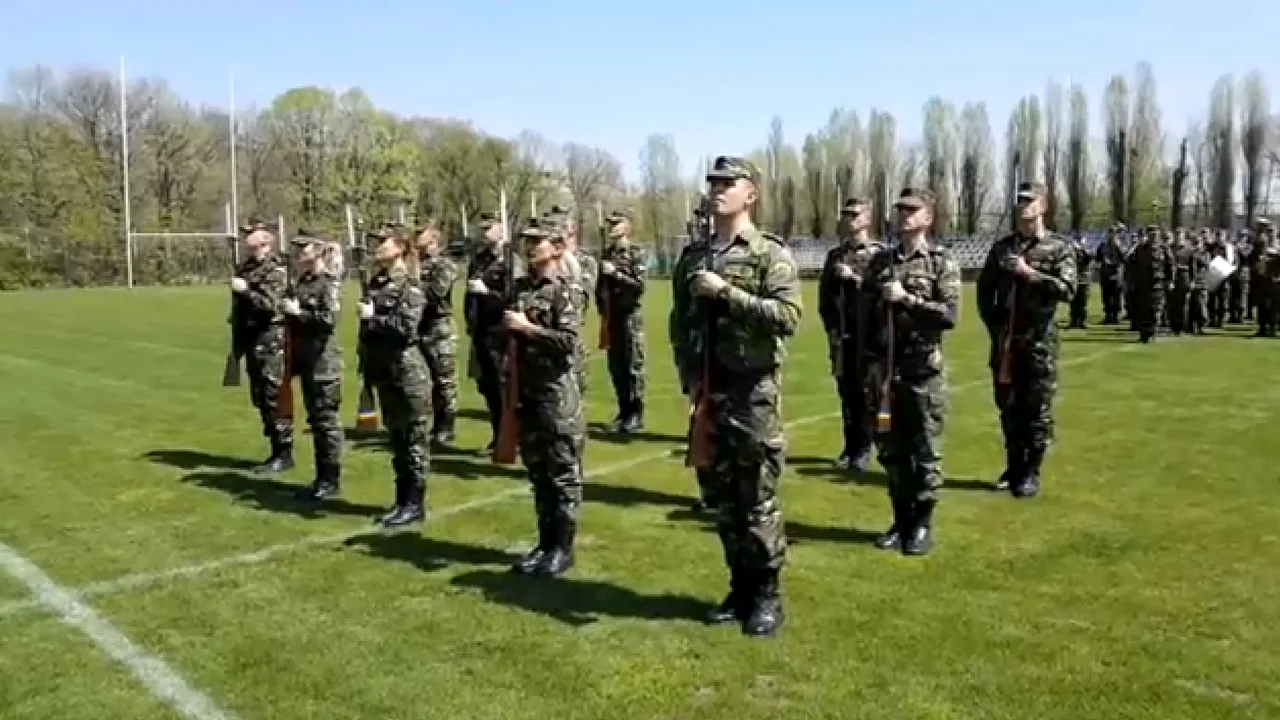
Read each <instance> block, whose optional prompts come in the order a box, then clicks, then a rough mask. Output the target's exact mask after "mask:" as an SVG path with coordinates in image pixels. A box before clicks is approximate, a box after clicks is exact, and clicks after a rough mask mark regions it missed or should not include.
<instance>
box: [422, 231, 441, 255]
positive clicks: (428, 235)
mask: <svg viewBox="0 0 1280 720" xmlns="http://www.w3.org/2000/svg"><path fill="white" fill-rule="evenodd" d="M439 249H440V231H439V230H423V231H422V234H420V235H418V252H420V253H423V254H424V255H435V254H436V251H437V250H439Z"/></svg>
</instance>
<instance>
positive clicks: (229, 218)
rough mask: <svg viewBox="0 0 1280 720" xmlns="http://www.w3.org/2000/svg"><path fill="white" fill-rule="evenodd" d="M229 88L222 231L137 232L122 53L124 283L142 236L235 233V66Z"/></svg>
mask: <svg viewBox="0 0 1280 720" xmlns="http://www.w3.org/2000/svg"><path fill="white" fill-rule="evenodd" d="M228 81H229V90H230V98H229V100H230V106H229V110H230V111H229V112H228V113H227V118H228V126H229V127H228V130H229V133H230V134H229V136H228V145H229V146H230V147H229V154H230V158H229V159H230V166H229V172H230V175H231V178H230V192H231V197H230V202H228V203H226V205H225V207H224V213H223V214H224V218H223V224H224V228H223V231H222V232H159V233H141V232H134V229H133V197H132V195H131V194H130V178H129V87H128V78H127V76H126V75H125V58H124V56H123V55H121V56H120V168H121V178H122V185H123V187H122V190H123V203H122V204H123V214H124V257H125V284H126V286H127V287H129V288H132V287H133V286H134V254H135V253H136V251H137V240H139V239H143V238H162V239H164V240H165V241H166V243H167V242H168V240H170V239H176V238H203V239H216V238H222V239H224V240H225V238H227V237H234V236H235V235H236V232H237V228H238V227H239V223H240V193H239V185H238V172H237V169H236V156H237V154H238V153H237V148H238V146H239V138H238V137H237V135H238V128H237V127H236V80H235V71H234V69H232V70H229V77H228ZM232 254H233V261H234V262H236V263H239V262H240V248H239V245H238V244H236V245H233V247H232Z"/></svg>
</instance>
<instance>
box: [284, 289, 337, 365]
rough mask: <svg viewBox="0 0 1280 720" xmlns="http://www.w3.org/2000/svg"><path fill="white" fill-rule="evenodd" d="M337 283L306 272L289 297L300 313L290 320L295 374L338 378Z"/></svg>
mask: <svg viewBox="0 0 1280 720" xmlns="http://www.w3.org/2000/svg"><path fill="white" fill-rule="evenodd" d="M341 282H342V281H341V279H340V278H335V277H333V276H332V275H329V274H328V273H321V274H319V275H316V274H313V273H310V272H306V273H303V274H302V277H300V278H298V284H297V286H296V287H295V288H294V291H293V296H294V299H295V300H297V301H298V307H299V308H300V309H301V312H300V313H298V315H296V316H294V317H292V318H290V320H289V324H290V325H291V326H292V327H293V329H294V335H293V337H294V338H295V339H296V344H295V345H294V349H293V362H294V365H295V367H296V370H297V372H298V373H299V374H309V375H312V376H314V377H318V378H334V377H339V376H341V375H342V345H341V343H339V342H338V335H337V327H338V312H339V310H340V309H341V300H340V295H341V289H342V288H341Z"/></svg>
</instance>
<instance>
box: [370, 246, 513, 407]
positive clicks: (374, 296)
mask: <svg viewBox="0 0 1280 720" xmlns="http://www.w3.org/2000/svg"><path fill="white" fill-rule="evenodd" d="M368 302H371V303H373V317H371V318H369V319H368V320H365V321H364V323H363V325H362V326H361V329H360V342H361V344H362V345H363V348H364V371H365V377H367V378H368V379H369V380H370V381H372V382H385V381H388V380H396V379H398V378H403V377H404V376H405V373H406V372H411V371H414V370H416V369H417V368H418V366H419V365H420V364H422V363H423V362H424V361H423V359H422V355H421V354H420V353H419V352H418V327H419V326H420V325H421V324H422V311H423V308H425V307H426V304H427V296H426V295H425V294H424V293H423V292H422V288H421V287H419V286H418V279H417V278H412V277H409V275H407V274H405V273H403V272H395V273H392V272H388V271H387V270H385V269H383V270H379V271H378V274H377V275H374V276H373V278H372V279H370V280H369V300H368ZM499 314H501V312H499Z"/></svg>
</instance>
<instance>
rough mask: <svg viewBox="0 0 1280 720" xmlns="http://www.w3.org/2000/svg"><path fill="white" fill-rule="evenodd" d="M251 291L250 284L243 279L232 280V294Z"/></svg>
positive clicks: (235, 278) (234, 278)
mask: <svg viewBox="0 0 1280 720" xmlns="http://www.w3.org/2000/svg"><path fill="white" fill-rule="evenodd" d="M248 289H249V283H247V282H245V280H244V278H242V277H233V278H231V292H234V293H242V292H244V291H245V290H248Z"/></svg>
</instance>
